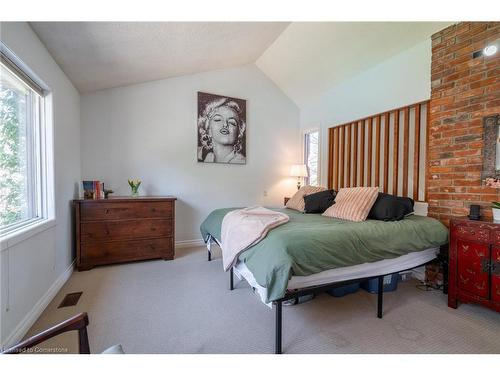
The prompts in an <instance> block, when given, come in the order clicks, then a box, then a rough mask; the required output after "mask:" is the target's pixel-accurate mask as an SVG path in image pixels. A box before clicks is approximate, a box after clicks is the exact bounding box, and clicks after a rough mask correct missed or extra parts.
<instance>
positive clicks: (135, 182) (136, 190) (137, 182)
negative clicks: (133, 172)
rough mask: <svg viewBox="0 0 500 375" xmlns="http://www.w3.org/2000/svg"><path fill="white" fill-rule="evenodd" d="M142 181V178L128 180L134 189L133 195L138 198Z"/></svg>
mask: <svg viewBox="0 0 500 375" xmlns="http://www.w3.org/2000/svg"><path fill="white" fill-rule="evenodd" d="M141 182H142V181H141V180H128V184H129V186H130V189H131V190H132V197H134V198H136V197H138V196H139V186H140V185H141Z"/></svg>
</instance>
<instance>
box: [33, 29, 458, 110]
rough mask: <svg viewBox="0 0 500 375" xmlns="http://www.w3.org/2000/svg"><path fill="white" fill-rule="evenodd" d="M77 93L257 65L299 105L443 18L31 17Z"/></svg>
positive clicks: (423, 35) (420, 37)
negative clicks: (85, 19) (135, 19)
mask: <svg viewBox="0 0 500 375" xmlns="http://www.w3.org/2000/svg"><path fill="white" fill-rule="evenodd" d="M30 25H31V27H32V29H33V30H34V31H35V33H36V34H37V35H38V37H39V38H40V39H41V41H42V42H43V43H44V44H45V46H46V47H47V49H48V50H49V52H50V53H51V55H52V56H53V57H54V59H55V60H56V62H57V63H58V64H59V66H60V67H61V68H62V70H63V71H64V72H65V73H66V75H67V76H68V77H69V79H70V80H71V81H72V82H73V84H74V85H75V87H76V88H77V89H78V90H79V91H80V92H82V93H85V92H91V91H96V90H100V89H106V88H111V87H117V86H124V85H129V84H134V83H140V82H146V81H152V80H157V79H163V78H169V77H176V76H181V75H186V74H194V73H199V72H205V71H210V70H216V69H224V68H230V67H236V66H241V65H245V64H249V63H256V65H257V66H258V67H259V68H260V69H261V70H262V71H263V72H264V73H265V74H266V75H267V76H268V77H269V78H271V79H272V80H273V81H274V82H275V83H276V84H277V85H278V86H279V87H280V88H281V89H282V90H283V92H284V93H285V94H286V95H288V96H289V97H290V98H291V99H292V100H293V101H294V102H295V103H296V104H297V105H298V106H299V107H301V106H303V105H307V104H308V103H309V102H311V101H313V100H314V99H315V98H317V97H319V96H320V95H322V94H323V93H325V92H326V91H327V90H328V89H329V88H331V87H333V86H334V85H336V84H337V83H339V82H341V81H343V80H346V79H348V78H349V77H352V76H354V75H356V74H357V73H359V72H361V71H363V70H365V69H367V68H370V67H372V66H374V65H376V64H379V63H381V62H382V61H383V60H385V59H387V58H389V57H391V56H393V55H395V54H397V53H399V52H401V51H403V50H405V49H407V48H410V47H412V46H413V45H415V44H417V43H419V42H422V41H424V40H426V39H427V40H428V39H429V38H430V36H431V35H432V34H433V33H435V32H436V31H439V30H441V29H443V28H445V27H447V26H448V25H450V22H292V23H286V22H285V23H284V22H31V23H30Z"/></svg>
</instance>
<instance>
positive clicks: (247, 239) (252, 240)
mask: <svg viewBox="0 0 500 375" xmlns="http://www.w3.org/2000/svg"><path fill="white" fill-rule="evenodd" d="M288 220H290V218H289V217H288V215H286V214H284V213H281V212H276V211H272V210H270V209H268V208H264V207H247V208H243V209H240V210H234V211H231V212H229V213H228V214H226V216H224V219H223V220H222V228H221V242H222V244H221V245H222V265H223V267H224V271H227V270H229V269H230V268H231V267H232V266H233V265H234V264H235V263H236V260H237V259H238V256H239V255H240V254H241V253H242V252H243V251H244V250H246V249H248V248H249V247H250V246H253V245H255V244H256V243H258V242H259V241H260V240H262V239H263V238H264V237H266V235H267V232H269V231H270V230H271V229H273V228H276V227H277V226H279V225H281V224H285V223H286V222H288Z"/></svg>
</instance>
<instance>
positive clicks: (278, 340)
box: [207, 236, 435, 354]
mask: <svg viewBox="0 0 500 375" xmlns="http://www.w3.org/2000/svg"><path fill="white" fill-rule="evenodd" d="M211 239H214V241H215V242H216V243H217V244H218V245H219V246H220V244H219V242H218V241H217V240H216V239H215V238H214V237H212V236H209V238H207V241H210V240H211ZM207 243H208V242H207ZM207 250H208V261H209V262H210V261H211V260H212V253H211V250H210V249H209V248H207ZM434 261H435V259H432V260H430V261H428V262H425V263H422V264H419V265H416V266H413V267H411V268H406V269H403V270H399V271H397V272H403V271H408V270H411V269H414V268H417V267H421V266H425V265H427V264H429V263H432V262H434ZM393 273H394V272H391V273H387V274H382V275H377V276H370V277H363V278H359V279H351V280H343V281H337V282H333V283H329V284H322V285H318V286H313V287H307V288H303V289H295V290H293V291H287V292H286V293H285V295H284V296H283V297H282V298H280V299H277V300H275V301H272V304H273V305H274V307H275V334H274V338H275V341H274V353H275V354H282V352H283V351H282V342H283V302H285V301H289V300H293V299H294V300H295V304H296V303H298V299H299V297H301V296H305V295H308V294H313V293H322V292H326V291H327V290H329V289H332V288H335V287H339V286H343V285H348V284H352V283H355V282H362V281H366V280H373V279H377V280H378V293H377V318H379V319H382V315H383V302H384V301H383V299H384V277H385V276H388V275H391V274H393ZM233 289H234V271H233V267H231V268H230V270H229V290H233Z"/></svg>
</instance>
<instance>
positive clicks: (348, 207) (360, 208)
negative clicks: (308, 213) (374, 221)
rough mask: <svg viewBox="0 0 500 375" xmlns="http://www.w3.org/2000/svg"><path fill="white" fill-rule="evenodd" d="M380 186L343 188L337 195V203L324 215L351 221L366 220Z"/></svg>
mask: <svg viewBox="0 0 500 375" xmlns="http://www.w3.org/2000/svg"><path fill="white" fill-rule="evenodd" d="M377 196H378V187H355V188H342V189H340V190H339V192H338V193H337V196H336V197H335V204H334V205H333V206H331V207H329V208H328V209H327V210H326V211H325V212H324V213H323V216H328V217H335V218H337V219H344V220H351V221H365V220H366V218H367V217H368V213H369V212H370V209H371V208H372V206H373V204H374V203H375V201H376V200H377Z"/></svg>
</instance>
